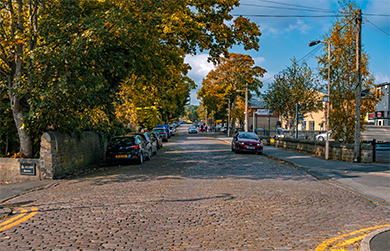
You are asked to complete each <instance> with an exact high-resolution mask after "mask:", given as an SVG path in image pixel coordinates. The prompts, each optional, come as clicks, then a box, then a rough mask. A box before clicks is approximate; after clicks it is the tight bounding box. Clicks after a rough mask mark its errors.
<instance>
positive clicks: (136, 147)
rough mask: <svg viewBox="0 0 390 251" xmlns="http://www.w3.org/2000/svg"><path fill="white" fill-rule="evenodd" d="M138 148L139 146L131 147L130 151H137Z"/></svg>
mask: <svg viewBox="0 0 390 251" xmlns="http://www.w3.org/2000/svg"><path fill="white" fill-rule="evenodd" d="M138 147H139V145H135V146H132V147H131V149H135V150H137V149H138Z"/></svg>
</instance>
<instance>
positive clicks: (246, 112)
mask: <svg viewBox="0 0 390 251" xmlns="http://www.w3.org/2000/svg"><path fill="white" fill-rule="evenodd" d="M237 92H245V127H244V130H245V132H248V83H246V84H245V91H244V90H237Z"/></svg>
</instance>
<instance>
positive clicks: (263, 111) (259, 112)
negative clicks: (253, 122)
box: [256, 109, 270, 115]
mask: <svg viewBox="0 0 390 251" xmlns="http://www.w3.org/2000/svg"><path fill="white" fill-rule="evenodd" d="M256 114H257V115H269V114H270V109H257V111H256Z"/></svg>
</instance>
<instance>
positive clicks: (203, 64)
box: [184, 54, 215, 87]
mask: <svg viewBox="0 0 390 251" xmlns="http://www.w3.org/2000/svg"><path fill="white" fill-rule="evenodd" d="M208 56H209V55H208V54H199V55H195V56H192V55H187V56H186V57H185V59H184V62H185V63H188V64H189V65H190V66H191V68H192V69H191V71H190V72H189V73H188V77H190V78H191V79H193V80H194V81H195V83H196V84H197V85H198V87H199V86H200V85H201V84H202V79H204V78H206V76H207V74H208V73H209V72H210V71H211V70H213V69H215V66H214V65H213V63H208V62H207V58H208Z"/></svg>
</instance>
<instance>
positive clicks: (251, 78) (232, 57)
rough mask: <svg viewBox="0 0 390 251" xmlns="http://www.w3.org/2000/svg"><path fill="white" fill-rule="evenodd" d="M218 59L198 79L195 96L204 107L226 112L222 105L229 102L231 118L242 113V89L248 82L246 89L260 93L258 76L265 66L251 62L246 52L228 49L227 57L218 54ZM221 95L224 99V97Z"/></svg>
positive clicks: (260, 84) (263, 72) (225, 105)
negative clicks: (198, 87)
mask: <svg viewBox="0 0 390 251" xmlns="http://www.w3.org/2000/svg"><path fill="white" fill-rule="evenodd" d="M219 61H220V63H219V64H218V65H217V68H216V69H215V70H212V71H210V72H209V73H208V74H207V77H206V78H205V79H204V80H203V82H202V87H201V88H200V90H199V91H198V98H199V99H201V100H202V104H203V106H204V107H205V108H207V109H208V111H214V112H215V113H221V114H223V115H225V114H226V112H225V111H226V108H228V107H227V106H228V105H229V104H230V108H231V114H232V118H233V119H236V118H239V117H240V116H241V117H242V116H243V112H242V108H243V106H242V105H241V106H237V105H238V104H242V103H243V102H242V101H243V100H244V96H245V94H244V92H237V91H238V90H245V88H246V85H247V86H248V92H249V96H248V99H250V96H251V95H250V92H251V91H252V92H256V93H257V94H258V95H260V88H261V87H262V83H261V81H260V80H259V78H260V77H263V75H264V74H265V72H266V70H265V69H263V68H261V67H259V66H255V65H254V64H255V62H254V61H253V59H252V58H251V57H250V56H249V55H243V54H236V53H231V54H229V56H228V57H221V58H220V59H219ZM224 99H225V100H224Z"/></svg>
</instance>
